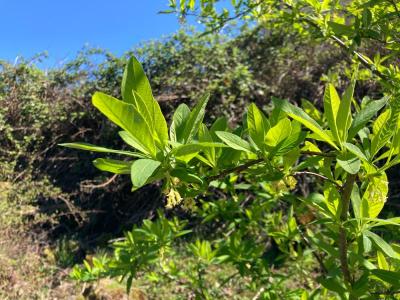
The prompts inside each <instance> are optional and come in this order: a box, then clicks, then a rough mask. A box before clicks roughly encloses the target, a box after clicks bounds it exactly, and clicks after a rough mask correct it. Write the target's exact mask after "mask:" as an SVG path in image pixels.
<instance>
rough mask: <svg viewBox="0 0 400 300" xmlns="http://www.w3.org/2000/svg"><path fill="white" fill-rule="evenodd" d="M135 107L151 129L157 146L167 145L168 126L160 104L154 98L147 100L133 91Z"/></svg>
mask: <svg viewBox="0 0 400 300" xmlns="http://www.w3.org/2000/svg"><path fill="white" fill-rule="evenodd" d="M134 101H135V108H136V109H137V111H138V112H139V113H140V114H141V116H142V117H143V119H144V120H145V121H146V123H147V125H148V127H149V128H150V130H151V131H152V134H153V136H154V138H155V139H156V142H157V145H158V146H159V148H163V147H165V146H166V145H168V127H167V122H166V121H165V118H164V115H163V114H162V112H161V108H160V105H159V104H158V103H157V101H156V100H155V99H150V100H148V101H145V100H143V98H142V97H141V96H140V95H139V94H138V93H136V92H134Z"/></svg>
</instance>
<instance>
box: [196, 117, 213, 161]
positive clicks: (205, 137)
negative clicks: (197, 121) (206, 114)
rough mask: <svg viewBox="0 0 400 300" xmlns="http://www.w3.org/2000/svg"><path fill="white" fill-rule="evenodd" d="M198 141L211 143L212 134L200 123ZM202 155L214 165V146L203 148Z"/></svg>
mask: <svg viewBox="0 0 400 300" xmlns="http://www.w3.org/2000/svg"><path fill="white" fill-rule="evenodd" d="M198 134H199V142H200V143H202V142H208V143H212V142H213V139H212V136H211V134H210V132H209V130H208V128H207V126H206V125H204V124H201V126H200V128H199V133H198ZM204 155H205V157H206V158H207V159H208V161H209V162H210V163H211V165H213V166H215V163H216V153H215V148H214V147H208V148H206V149H205V150H204Z"/></svg>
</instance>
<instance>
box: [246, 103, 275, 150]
mask: <svg viewBox="0 0 400 300" xmlns="http://www.w3.org/2000/svg"><path fill="white" fill-rule="evenodd" d="M269 127H270V126H269V122H268V120H267V119H266V117H265V116H264V115H263V113H262V112H261V111H260V110H259V109H258V107H257V106H256V105H255V104H254V103H252V104H250V105H249V107H248V109H247V128H248V130H249V135H250V137H251V139H252V140H253V141H254V143H255V144H256V145H257V147H258V148H259V149H260V150H263V148H264V139H265V135H266V134H267V132H268V130H269Z"/></svg>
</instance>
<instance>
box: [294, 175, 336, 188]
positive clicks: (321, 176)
mask: <svg viewBox="0 0 400 300" xmlns="http://www.w3.org/2000/svg"><path fill="white" fill-rule="evenodd" d="M293 175H294V176H301V175H311V176H315V177H318V178H321V179H323V180H326V181H329V182H330V183H333V184H334V185H336V187H337V188H338V189H339V190H341V189H342V186H341V185H340V184H339V183H337V182H336V181H334V180H332V179H330V178H328V177H326V176H324V175H321V174H318V173H314V172H310V171H300V172H294V173H293Z"/></svg>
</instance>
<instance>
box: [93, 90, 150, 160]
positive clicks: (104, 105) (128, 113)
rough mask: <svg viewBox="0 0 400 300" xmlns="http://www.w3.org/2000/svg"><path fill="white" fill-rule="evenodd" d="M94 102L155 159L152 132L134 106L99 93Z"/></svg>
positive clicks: (94, 97)
mask: <svg viewBox="0 0 400 300" xmlns="http://www.w3.org/2000/svg"><path fill="white" fill-rule="evenodd" d="M92 102H93V105H94V106H95V107H96V108H97V109H98V110H99V111H101V112H102V113H103V114H104V115H105V116H106V117H107V118H108V119H110V120H111V121H112V122H113V123H115V124H116V125H118V126H119V127H121V128H122V129H124V130H126V131H127V132H129V133H130V134H131V135H132V136H133V137H134V138H135V139H136V140H137V143H139V144H140V145H141V148H142V149H141V151H142V150H143V149H146V150H147V151H146V153H148V154H150V155H151V156H153V157H155V155H156V147H155V144H154V138H153V135H152V132H151V130H150V128H149V126H148V125H147V123H146V121H145V120H144V119H143V117H142V116H141V115H140V113H139V112H138V111H137V110H136V108H135V107H134V106H133V105H131V104H128V103H125V102H123V101H120V100H118V99H115V98H114V97H111V96H109V95H106V94H103V93H99V92H97V93H95V94H94V95H93V98H92Z"/></svg>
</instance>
